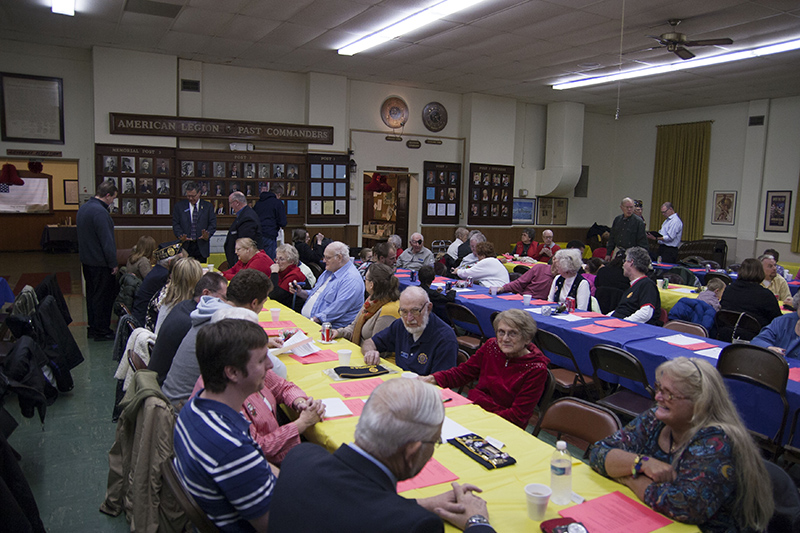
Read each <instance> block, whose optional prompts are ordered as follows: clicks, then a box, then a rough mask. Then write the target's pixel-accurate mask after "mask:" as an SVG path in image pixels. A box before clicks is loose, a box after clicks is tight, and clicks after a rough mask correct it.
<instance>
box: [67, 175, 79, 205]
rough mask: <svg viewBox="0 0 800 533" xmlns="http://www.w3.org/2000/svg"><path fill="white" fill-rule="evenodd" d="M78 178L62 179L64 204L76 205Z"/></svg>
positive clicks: (77, 201)
mask: <svg viewBox="0 0 800 533" xmlns="http://www.w3.org/2000/svg"><path fill="white" fill-rule="evenodd" d="M79 203H80V201H79V199H78V180H64V204H66V205H78V204H79Z"/></svg>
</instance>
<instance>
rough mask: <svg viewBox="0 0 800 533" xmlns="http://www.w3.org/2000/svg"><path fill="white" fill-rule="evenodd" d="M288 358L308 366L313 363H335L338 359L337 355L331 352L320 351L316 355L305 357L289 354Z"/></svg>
mask: <svg viewBox="0 0 800 533" xmlns="http://www.w3.org/2000/svg"><path fill="white" fill-rule="evenodd" d="M289 357H291V358H292V359H294V360H295V361H299V362H301V363H303V364H304V365H310V364H313V363H328V362H330V361H337V360H338V359H339V354H338V353H336V352H334V351H333V350H320V351H318V352H317V353H312V354H311V355H306V356H305V357H302V356H300V355H295V354H289Z"/></svg>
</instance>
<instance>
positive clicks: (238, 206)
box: [225, 191, 261, 268]
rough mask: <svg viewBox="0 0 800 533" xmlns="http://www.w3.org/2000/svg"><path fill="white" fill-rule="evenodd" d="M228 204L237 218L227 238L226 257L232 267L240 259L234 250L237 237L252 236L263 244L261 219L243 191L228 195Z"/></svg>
mask: <svg viewBox="0 0 800 533" xmlns="http://www.w3.org/2000/svg"><path fill="white" fill-rule="evenodd" d="M228 205H230V206H231V209H233V212H234V213H236V220H234V221H233V224H231V227H230V228H228V236H227V237H226V238H225V259H226V260H227V261H228V267H229V268H230V267H232V266H233V265H235V264H236V262H237V261H238V260H239V258H238V257H237V256H236V252H234V249H235V248H236V239H244V238H245V237H250V238H251V239H253V240H254V241H256V244H258V245H260V244H261V221H260V220H259V219H258V215H257V214H256V212H255V211H253V208H252V207H250V206H249V205H247V197H246V196H245V195H244V193H243V192H241V191H236V192H234V193H231V195H230V196H228Z"/></svg>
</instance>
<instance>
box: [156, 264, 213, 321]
mask: <svg viewBox="0 0 800 533" xmlns="http://www.w3.org/2000/svg"><path fill="white" fill-rule="evenodd" d="M202 277H203V269H202V268H201V267H200V262H199V261H197V259H194V258H192V257H185V258H183V259H178V260H177V261H175V264H174V265H173V267H172V272H171V273H170V275H169V282H168V283H167V284H166V286H165V287H164V288H163V289H162V291H164V298H163V299H161V305H160V307H159V308H158V318H157V319H156V324H155V329H154V330H153V333H155V334H156V335H158V332H159V330H160V329H161V324H163V323H164V319H165V318H167V315H169V313H170V311H172V308H173V307H175V306H176V305H177V304H179V303H181V302H182V301H184V300H188V299H189V298H192V297H193V296H194V286H195V285H197V282H198V281H200V278H202Z"/></svg>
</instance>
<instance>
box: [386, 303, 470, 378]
mask: <svg viewBox="0 0 800 533" xmlns="http://www.w3.org/2000/svg"><path fill="white" fill-rule="evenodd" d="M372 341H373V342H374V343H375V346H376V348H377V349H378V351H379V352H394V354H395V355H394V360H395V364H397V366H399V367H400V368H402V369H403V370H408V371H410V372H416V373H417V374H419V375H420V376H427V375H429V374H433V373H434V372H438V371H439V370H447V369H448V368H453V367H454V366H456V358H457V355H458V341H457V340H456V334H455V333H454V332H453V328H451V327H450V326H448V325H447V324H445V323H444V321H443V320H442V319H441V318H439V317H438V316H436V315H435V314H433V313H431V314H430V316H429V317H428V326H427V327H426V328H425V331H423V332H422V335H420V337H419V339H417V340H416V341H414V337H413V336H412V335H411V333H409V332H408V331H407V330H406V327H405V326H404V325H403V319H402V318H398V319H397V320H395V321H394V322H392V325H391V326H389V327H388V328H386V329H384V330H383V331H380V332H378V333H377V334H375V335H373V336H372Z"/></svg>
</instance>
